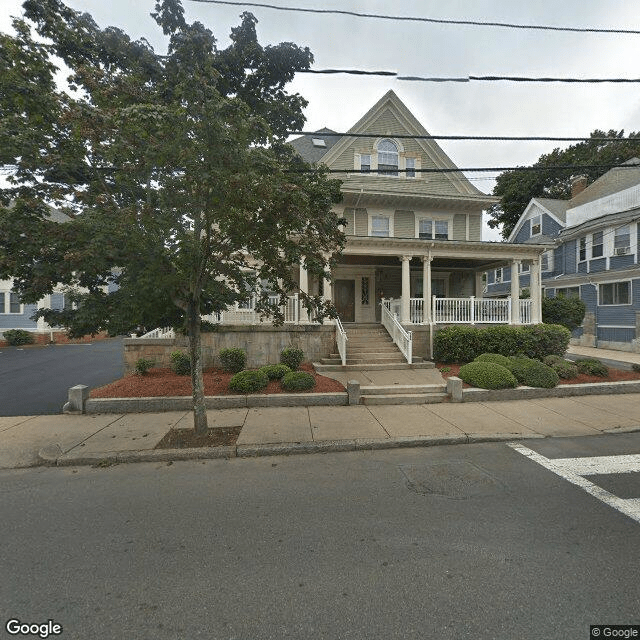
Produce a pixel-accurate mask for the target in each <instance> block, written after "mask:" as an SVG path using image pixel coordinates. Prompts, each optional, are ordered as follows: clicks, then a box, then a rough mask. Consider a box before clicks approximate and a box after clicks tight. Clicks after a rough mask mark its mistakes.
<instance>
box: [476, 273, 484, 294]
mask: <svg viewBox="0 0 640 640" xmlns="http://www.w3.org/2000/svg"><path fill="white" fill-rule="evenodd" d="M482 273H483V272H482V271H476V288H475V292H476V298H482Z"/></svg>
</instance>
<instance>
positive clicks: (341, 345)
mask: <svg viewBox="0 0 640 640" xmlns="http://www.w3.org/2000/svg"><path fill="white" fill-rule="evenodd" d="M334 322H335V324H336V343H337V344H338V353H339V354H340V360H342V366H343V367H344V366H345V365H346V364H347V340H348V339H349V338H347V332H346V331H345V330H344V327H343V326H342V322H340V318H336V319H335V321H334Z"/></svg>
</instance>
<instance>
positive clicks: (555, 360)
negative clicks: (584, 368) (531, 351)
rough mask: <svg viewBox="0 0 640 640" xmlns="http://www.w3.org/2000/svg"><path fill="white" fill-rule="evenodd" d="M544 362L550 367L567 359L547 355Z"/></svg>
mask: <svg viewBox="0 0 640 640" xmlns="http://www.w3.org/2000/svg"><path fill="white" fill-rule="evenodd" d="M542 362H544V363H545V364H546V365H547V366H548V367H553V365H554V364H560V363H561V362H566V360H565V359H564V358H562V357H561V356H554V355H550V356H545V357H544V359H543V360H542Z"/></svg>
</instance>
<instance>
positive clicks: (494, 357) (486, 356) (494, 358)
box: [474, 353, 509, 369]
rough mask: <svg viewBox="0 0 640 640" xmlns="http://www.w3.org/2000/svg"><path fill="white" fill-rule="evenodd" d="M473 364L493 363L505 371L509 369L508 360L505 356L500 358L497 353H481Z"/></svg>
mask: <svg viewBox="0 0 640 640" xmlns="http://www.w3.org/2000/svg"><path fill="white" fill-rule="evenodd" d="M474 362H493V363H494V364H499V365H502V366H503V367H506V368H507V369H508V368H509V358H507V356H501V355H500V354H499V353H481V354H480V355H479V356H478V357H477V358H476V359H475V360H474Z"/></svg>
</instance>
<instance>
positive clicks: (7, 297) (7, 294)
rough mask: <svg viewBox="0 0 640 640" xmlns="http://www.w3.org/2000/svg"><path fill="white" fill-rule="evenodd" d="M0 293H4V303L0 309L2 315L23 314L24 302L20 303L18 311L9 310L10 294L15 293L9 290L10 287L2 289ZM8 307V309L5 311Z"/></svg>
mask: <svg viewBox="0 0 640 640" xmlns="http://www.w3.org/2000/svg"><path fill="white" fill-rule="evenodd" d="M0 293H4V294H5V295H4V305H3V308H2V309H0V315H3V316H21V315H23V314H24V304H23V303H22V302H21V303H20V311H11V294H12V293H13V294H14V295H17V294H16V292H15V291H11V289H2V291H0ZM7 309H9V311H7Z"/></svg>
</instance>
